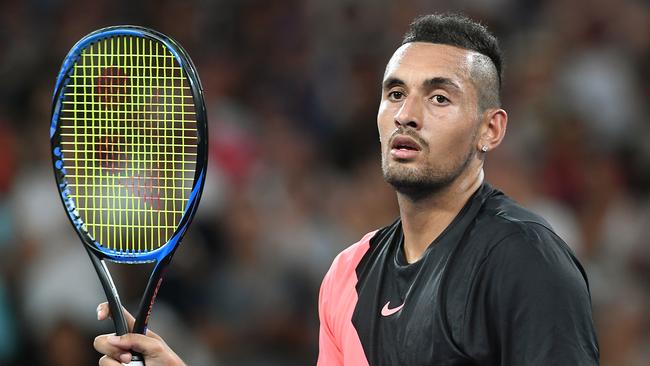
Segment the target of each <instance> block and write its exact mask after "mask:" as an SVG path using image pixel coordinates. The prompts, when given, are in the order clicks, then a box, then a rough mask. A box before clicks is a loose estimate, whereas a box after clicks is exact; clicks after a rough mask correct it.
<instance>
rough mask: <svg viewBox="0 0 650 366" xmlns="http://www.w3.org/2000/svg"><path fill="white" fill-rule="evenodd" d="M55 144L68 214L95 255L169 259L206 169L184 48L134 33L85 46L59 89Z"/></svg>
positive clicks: (132, 29) (117, 32) (109, 33)
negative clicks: (167, 257)
mask: <svg viewBox="0 0 650 366" xmlns="http://www.w3.org/2000/svg"><path fill="white" fill-rule="evenodd" d="M50 139H51V143H52V161H53V164H54V173H55V177H56V182H57V187H58V190H59V194H60V197H61V199H62V201H63V204H64V207H65V211H66V213H67V215H68V217H69V218H70V221H71V222H72V225H73V226H74V228H75V230H76V231H77V233H78V234H79V237H80V238H81V240H82V241H83V243H84V245H86V247H87V248H88V249H89V250H90V251H92V253H93V254H95V255H97V256H98V257H99V258H101V259H108V260H111V261H114V262H120V263H144V262H152V261H158V262H160V261H161V260H162V259H163V258H165V257H166V256H171V254H172V253H173V251H174V250H175V248H176V247H177V245H178V244H179V242H180V240H181V238H182V236H183V234H184V233H185V231H186V229H187V227H188V225H189V223H190V221H191V219H192V217H193V215H194V213H195V212H196V209H197V205H198V202H199V199H200V196H201V191H202V188H203V184H204V180H205V173H206V166H207V161H206V160H207V123H206V111H205V106H204V101H203V92H202V88H201V85H200V82H199V78H198V76H197V72H196V70H195V67H194V65H193V64H192V61H191V60H190V58H189V56H188V55H187V53H186V52H185V51H184V50H183V49H182V48H181V47H180V46H179V45H178V43H176V42H175V41H173V40H172V39H170V38H168V37H166V36H164V35H163V34H161V33H158V32H156V31H153V30H151V29H146V28H143V27H136V26H118V27H109V28H104V29H100V30H98V31H95V32H93V33H91V34H89V35H87V36H85V37H84V38H82V39H81V40H80V41H79V42H78V43H77V44H76V45H74V47H72V49H71V50H70V52H69V53H68V55H67V56H66V58H65V60H64V62H63V65H62V67H61V71H60V73H59V75H58V78H57V80H56V87H55V92H54V97H53V105H52V120H51V127H50Z"/></svg>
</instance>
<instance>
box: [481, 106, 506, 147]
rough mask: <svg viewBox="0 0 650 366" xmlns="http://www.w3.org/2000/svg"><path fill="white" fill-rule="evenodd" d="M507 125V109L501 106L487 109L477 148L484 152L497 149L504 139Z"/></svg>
mask: <svg viewBox="0 0 650 366" xmlns="http://www.w3.org/2000/svg"><path fill="white" fill-rule="evenodd" d="M507 126H508V113H506V111H504V110H503V109H500V108H499V109H488V110H486V111H485V112H484V113H483V120H482V121H481V126H480V130H479V135H478V139H477V140H478V141H477V142H476V143H477V146H476V148H477V149H478V150H479V151H482V152H488V151H490V150H492V149H495V148H496V147H497V146H499V144H501V141H503V137H504V136H505V135H506V128H507ZM486 149H487V150H486Z"/></svg>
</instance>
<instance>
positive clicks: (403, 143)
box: [390, 135, 422, 160]
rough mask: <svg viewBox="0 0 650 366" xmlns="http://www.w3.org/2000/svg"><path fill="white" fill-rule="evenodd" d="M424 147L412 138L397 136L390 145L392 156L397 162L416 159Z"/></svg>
mask: <svg viewBox="0 0 650 366" xmlns="http://www.w3.org/2000/svg"><path fill="white" fill-rule="evenodd" d="M421 150H422V147H421V146H420V145H419V144H418V143H417V142H416V141H415V140H414V139H413V138H411V137H408V136H404V135H402V136H397V137H395V138H394V139H393V141H392V142H391V144H390V154H391V155H392V156H393V158H395V159H397V160H411V159H414V158H415V157H416V156H417V155H418V153H419V152H420V151H421Z"/></svg>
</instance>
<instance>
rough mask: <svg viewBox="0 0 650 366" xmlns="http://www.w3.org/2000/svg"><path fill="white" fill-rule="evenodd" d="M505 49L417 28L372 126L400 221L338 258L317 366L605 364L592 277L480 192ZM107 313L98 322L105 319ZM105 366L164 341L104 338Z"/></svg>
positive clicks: (387, 80)
mask: <svg viewBox="0 0 650 366" xmlns="http://www.w3.org/2000/svg"><path fill="white" fill-rule="evenodd" d="M500 84H501V54H500V51H499V48H498V44H497V40H496V39H495V38H494V37H493V36H492V35H491V34H489V33H488V32H487V30H486V29H485V28H484V27H482V26H481V25H479V24H476V23H474V22H472V21H470V20H469V19H467V18H464V17H460V16H438V15H431V16H425V17H422V18H419V19H417V20H416V21H415V22H414V23H413V24H412V25H411V29H410V30H409V32H408V33H407V34H406V36H405V38H404V42H403V44H402V46H401V47H399V48H398V49H397V50H396V51H395V53H394V54H393V56H392V57H391V59H390V61H389V62H388V65H387V67H386V72H385V75H384V79H383V83H382V98H381V104H380V107H379V113H378V116H377V125H378V128H379V136H380V140H381V154H382V170H383V173H384V177H385V179H386V180H387V181H388V182H389V183H390V184H391V185H392V186H393V187H394V188H395V190H396V192H397V200H398V203H399V208H400V217H399V219H398V220H397V221H395V222H394V223H393V224H391V225H390V226H387V227H385V228H383V229H380V230H378V231H374V232H371V233H369V234H367V235H365V236H364V237H363V238H362V239H361V241H359V242H358V243H356V244H354V245H352V246H351V247H349V248H348V249H346V250H345V251H343V252H342V253H341V254H340V255H339V256H338V257H337V258H336V259H335V260H334V263H333V264H332V267H331V268H330V270H329V271H328V273H327V275H326V276H325V279H324V280H323V284H322V286H321V293H320V300H319V315H320V320H321V327H320V352H319V358H318V365H319V366H336V365H349V366H363V365H371V366H389V365H390V366H395V365H408V366H419V365H436V366H442V365H508V366H517V365H521V366H524V365H525V366H534V365H544V366H548V365H554V366H556V365H572V366H576V365H578V366H579V365H598V346H597V341H596V335H595V332H594V327H593V322H592V318H591V304H590V295H589V290H588V285H587V279H586V276H585V274H584V271H583V270H582V267H581V266H580V264H579V263H578V261H577V259H576V258H575V256H574V255H573V253H572V252H571V250H570V249H569V248H568V247H567V246H566V244H565V243H564V242H563V241H562V240H561V239H560V238H559V237H558V236H557V235H556V234H555V233H554V232H553V230H552V229H551V228H550V226H549V225H548V224H547V223H546V222H545V221H544V220H543V219H541V218H539V217H538V216H536V215H534V214H532V213H530V212H528V211H526V210H524V209H523V208H521V207H520V206H518V205H517V204H516V203H514V202H513V201H511V200H510V199H509V198H507V197H506V196H505V195H504V194H503V193H501V192H499V191H498V190H496V189H494V188H492V187H491V186H490V185H489V184H487V183H484V182H483V161H484V160H485V156H486V154H487V153H488V152H489V151H490V150H492V149H494V148H496V147H497V146H498V145H499V144H500V143H501V140H502V139H503V137H504V134H505V130H506V125H507V114H506V112H505V111H504V110H503V109H501V107H500V99H499V92H500ZM107 313H108V311H107V307H106V305H100V308H99V309H98V317H99V318H100V319H105V318H106V316H107ZM95 348H96V349H97V350H98V351H99V352H101V353H103V354H105V355H107V356H104V357H103V358H102V359H101V361H100V364H101V365H119V363H118V362H117V361H116V360H121V361H123V362H126V361H128V360H129V359H130V357H131V354H130V350H135V351H138V352H141V353H142V354H143V355H144V357H145V360H146V363H147V365H148V366H154V365H180V364H182V361H180V359H179V358H178V357H177V356H176V355H175V354H174V353H173V351H172V350H171V349H169V347H167V345H166V344H165V343H164V341H163V340H162V339H160V337H158V336H157V335H155V334H150V335H149V336H142V335H135V334H129V335H126V336H122V337H115V336H109V335H103V336H99V337H97V339H96V341H95Z"/></svg>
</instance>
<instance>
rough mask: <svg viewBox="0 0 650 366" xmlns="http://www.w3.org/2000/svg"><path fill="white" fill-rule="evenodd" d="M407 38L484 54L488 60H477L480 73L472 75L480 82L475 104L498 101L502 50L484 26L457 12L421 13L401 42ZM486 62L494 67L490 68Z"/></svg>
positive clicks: (498, 103)
mask: <svg viewBox="0 0 650 366" xmlns="http://www.w3.org/2000/svg"><path fill="white" fill-rule="evenodd" d="M410 42H428V43H437V44H445V45H450V46H455V47H459V48H464V49H467V50H471V51H475V52H478V53H480V54H481V55H483V56H485V57H487V58H488V59H489V60H482V61H479V64H482V66H483V67H481V69H482V71H480V72H479V73H480V75H478V74H477V75H473V76H475V77H477V78H478V79H482V81H483V83H482V84H484V85H483V86H482V87H479V86H478V85H477V87H478V89H479V90H478V91H479V98H480V100H479V104H480V105H481V107H484V108H487V107H490V106H495V105H496V106H499V105H500V104H501V102H500V94H501V79H502V77H501V67H502V53H501V49H500V48H499V41H498V40H497V38H496V37H495V36H494V35H493V34H492V33H490V32H489V31H488V30H487V28H486V27H485V26H483V25H481V24H480V23H478V22H475V21H473V20H471V19H469V18H467V17H465V16H463V15H459V14H430V15H424V16H420V17H418V18H416V19H415V20H414V21H413V22H412V23H411V26H410V28H409V30H408V32H406V34H405V35H404V39H403V40H402V44H405V43H410ZM490 63H491V64H492V65H493V67H494V69H493V71H492V72H490V70H491V69H492V66H490V65H489V64H490ZM485 66H489V67H487V68H486V67H485ZM475 69H476V68H475ZM486 69H487V70H486ZM494 74H495V75H494ZM480 81H481V80H479V82H480ZM482 89H485V90H482Z"/></svg>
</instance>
